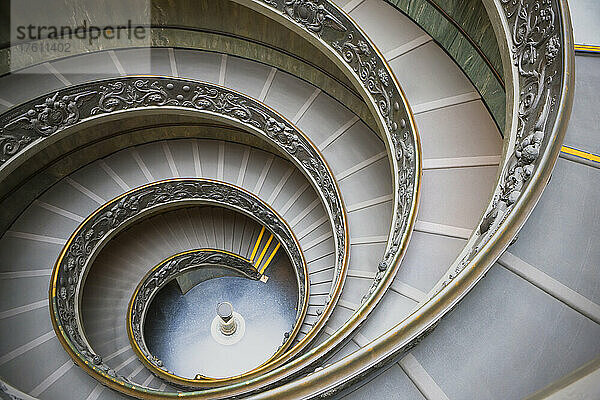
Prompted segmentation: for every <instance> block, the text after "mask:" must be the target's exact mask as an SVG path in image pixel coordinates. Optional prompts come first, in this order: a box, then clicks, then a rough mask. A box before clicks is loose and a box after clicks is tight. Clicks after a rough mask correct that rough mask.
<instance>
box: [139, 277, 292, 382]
mask: <svg viewBox="0 0 600 400" xmlns="http://www.w3.org/2000/svg"><path fill="white" fill-rule="evenodd" d="M273 267H275V266H273ZM270 275H271V276H270V279H269V280H268V282H267V283H263V282H260V281H254V280H250V279H246V278H241V277H232V276H225V277H219V278H214V279H210V280H207V281H204V282H202V283H200V284H198V285H196V286H195V287H193V288H192V289H190V290H189V291H188V292H187V293H185V294H182V292H181V290H180V288H179V286H178V284H177V281H176V280H174V281H171V282H170V283H169V284H167V285H166V286H165V287H164V288H162V289H161V291H160V292H159V293H158V294H157V296H156V297H155V298H154V299H153V300H152V303H151V305H150V308H149V309H148V313H147V315H146V320H145V327H144V337H145V340H146V344H147V346H148V349H149V350H150V352H151V353H152V354H153V355H155V356H156V357H158V358H159V359H160V360H162V361H163V363H164V366H165V367H166V368H167V369H169V370H170V371H171V372H173V373H175V374H176V375H178V376H182V377H186V378H193V377H195V376H196V375H197V374H200V375H202V376H205V377H210V378H225V377H230V376H235V375H239V374H242V373H244V372H247V371H250V370H252V369H254V368H256V367H258V366H260V365H261V364H263V363H264V362H265V361H267V360H268V359H269V358H271V356H272V355H273V354H274V353H275V352H276V351H277V349H278V348H279V347H280V346H281V344H282V342H283V340H284V334H285V333H286V332H290V331H291V330H292V327H293V325H294V323H295V320H296V309H297V306H298V305H297V303H298V300H297V299H298V297H297V296H298V288H297V283H296V279H295V276H294V275H293V274H292V273H291V272H289V271H286V268H273V270H271V274H270ZM223 301H228V302H230V303H231V304H232V305H233V308H234V310H235V312H237V313H239V314H240V315H241V316H242V317H243V319H244V322H245V332H244V334H243V337H242V338H241V340H239V341H238V342H237V343H235V344H233V345H224V344H220V343H218V342H217V341H216V340H215V338H214V337H213V336H212V335H211V323H212V321H213V319H214V318H215V316H216V306H217V304H218V303H219V302H223Z"/></svg>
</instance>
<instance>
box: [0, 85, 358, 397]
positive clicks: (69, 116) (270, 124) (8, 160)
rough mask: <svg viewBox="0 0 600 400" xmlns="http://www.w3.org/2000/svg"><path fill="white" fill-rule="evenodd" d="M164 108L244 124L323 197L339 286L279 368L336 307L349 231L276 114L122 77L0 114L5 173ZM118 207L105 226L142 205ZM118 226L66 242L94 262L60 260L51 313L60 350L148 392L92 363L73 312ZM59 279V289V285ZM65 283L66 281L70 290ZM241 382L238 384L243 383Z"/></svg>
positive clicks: (328, 177)
mask: <svg viewBox="0 0 600 400" xmlns="http://www.w3.org/2000/svg"><path fill="white" fill-rule="evenodd" d="M160 108H169V109H174V110H181V111H191V112H197V113H201V114H202V115H204V116H209V117H211V118H218V119H221V120H225V121H228V122H229V123H233V124H235V125H237V126H241V127H243V128H245V129H246V130H249V131H251V132H252V133H254V134H256V135H257V136H260V137H263V138H264V139H266V140H267V141H268V142H269V143H271V144H272V145H274V146H275V147H276V148H278V149H279V151H281V153H282V154H284V155H286V156H287V157H288V158H289V159H290V160H291V161H292V162H293V163H294V164H295V165H296V166H297V167H298V168H299V169H300V171H302V172H303V173H304V175H305V176H306V177H307V178H308V179H309V182H311V183H312V185H313V186H314V187H315V189H316V191H317V193H318V194H319V196H320V197H321V199H322V202H323V204H324V206H325V209H326V211H327V214H328V217H329V220H330V223H331V227H332V231H333V232H334V235H333V239H334V247H335V255H336V257H335V268H334V270H335V276H334V283H333V284H332V287H331V290H330V294H329V297H328V302H327V303H326V305H325V308H324V309H323V312H322V313H321V315H320V317H319V318H318V320H317V321H316V323H315V324H314V325H313V328H312V329H311V330H310V331H309V332H308V334H307V335H306V336H305V337H304V338H303V339H302V340H301V341H300V342H299V343H297V344H296V345H295V346H293V347H292V348H291V349H289V351H287V352H286V353H285V354H283V355H282V356H281V357H279V358H277V359H276V360H273V362H272V363H271V364H274V363H275V362H277V363H280V364H282V363H284V362H285V361H286V360H287V359H289V358H291V357H292V356H293V355H295V354H297V353H298V352H300V351H301V350H302V349H303V348H305V347H306V346H307V345H308V344H310V343H311V341H312V340H314V339H315V337H316V335H317V334H318V332H319V331H320V329H321V328H322V327H323V326H324V325H325V323H326V322H327V320H328V318H329V316H330V315H331V312H332V311H333V308H334V307H335V304H336V302H337V300H338V298H339V296H340V293H341V289H342V286H343V282H344V279H345V276H346V269H347V258H348V229H347V223H346V215H345V210H344V207H343V202H342V200H341V196H340V193H339V189H338V187H337V184H336V182H335V180H334V178H333V175H332V173H331V171H330V169H329V167H328V166H327V164H326V163H325V161H324V160H323V158H322V157H321V155H320V153H319V152H318V150H317V149H316V147H315V146H314V145H313V144H312V143H311V142H310V141H309V140H308V139H307V138H306V137H305V136H304V135H303V134H302V133H301V132H300V131H298V130H297V129H296V128H295V127H294V126H293V125H291V124H290V123H289V122H288V121H286V120H285V119H284V118H283V117H281V116H280V115H278V114H277V113H275V112H274V111H273V110H271V109H269V108H267V107H266V106H264V105H263V104H261V103H259V102H257V101H255V100H253V99H250V98H248V97H245V96H243V95H241V94H239V93H237V92H234V91H231V90H228V89H225V88H222V87H219V86H216V85H212V84H208V83H202V82H194V81H187V80H180V79H168V78H161V77H152V78H150V77H148V78H143V79H140V78H139V77H137V78H119V79H113V80H106V81H101V82H95V83H90V84H85V85H80V86H75V87H71V88H67V89H64V90H61V91H58V92H56V93H54V94H52V95H48V96H46V97H43V98H38V99H36V100H33V101H31V102H29V103H26V104H24V105H22V106H19V107H16V108H14V109H12V110H10V111H9V112H7V113H5V114H4V115H3V116H1V117H0V121H1V122H0V126H1V128H0V145H1V147H0V148H1V149H2V154H1V157H0V163H1V164H0V174H2V175H3V176H4V177H6V176H10V173H11V172H13V171H14V169H15V165H19V164H20V163H22V162H24V160H27V158H28V157H30V156H31V155H32V154H36V153H37V152H41V151H43V149H44V146H45V145H46V142H48V141H50V142H51V141H52V140H58V139H59V138H60V137H65V136H67V135H69V134H70V133H71V132H76V130H77V129H76V128H77V127H78V126H79V125H81V124H86V123H89V122H94V120H95V119H98V118H102V117H107V116H110V117H115V115H119V114H121V113H124V112H127V111H133V110H135V111H140V110H157V109H160ZM49 139H50V140H49ZM114 207H115V208H114V210H111V211H110V215H107V216H105V220H104V221H105V222H112V223H115V222H117V219H118V218H121V217H122V216H123V215H125V214H123V213H126V211H127V209H128V208H133V209H136V208H137V207H139V203H138V202H137V200H135V201H133V200H132V201H131V202H125V203H124V202H118V203H116V204H115V205H114ZM94 215H96V214H94ZM92 217H93V216H92ZM114 228H116V226H112V225H110V224H109V225H108V228H107V230H105V231H90V232H88V234H94V232H95V234H100V236H101V238H100V237H97V238H94V239H93V242H91V243H88V238H86V236H85V235H84V236H80V237H75V236H74V237H73V238H72V239H71V241H70V242H69V243H72V242H73V241H80V242H81V244H83V242H85V243H86V247H85V248H83V250H84V254H83V255H85V256H90V257H89V258H86V257H76V258H72V259H71V261H69V263H70V264H67V265H62V264H60V263H58V264H57V267H56V268H55V271H54V273H55V274H54V278H55V280H54V281H53V282H54V286H53V288H52V290H51V296H52V297H53V298H56V299H59V298H62V297H64V296H67V297H68V298H69V299H71V300H69V301H67V302H65V303H64V304H63V305H65V306H67V308H68V310H59V308H60V307H59V308H56V307H55V308H54V311H56V314H55V317H56V319H55V322H56V330H57V333H58V334H59V337H64V338H65V340H64V341H63V345H64V346H65V347H66V348H67V351H69V353H70V354H71V355H72V356H73V357H75V358H76V360H78V361H80V362H79V364H80V365H81V366H82V367H83V368H84V369H86V371H88V372H89V373H91V374H92V375H93V376H95V377H96V378H100V380H101V381H104V382H105V383H107V384H109V385H111V386H112V387H114V388H118V389H120V390H121V389H122V388H124V387H125V388H126V389H125V390H124V391H125V392H128V393H137V391H138V390H141V391H142V392H143V391H144V390H145V389H144V388H139V387H134V386H133V385H129V384H128V383H127V382H126V381H125V380H121V379H120V378H119V377H116V376H112V375H114V374H111V371H112V370H111V369H110V368H105V369H102V368H99V367H96V364H95V362H94V360H96V361H97V360H98V358H97V355H95V354H94V353H93V351H91V349H90V348H89V345H88V344H87V342H86V341H85V337H84V336H83V335H82V327H81V324H80V323H79V322H77V318H75V314H76V313H75V314H73V312H75V311H76V310H77V306H76V305H77V301H75V300H73V299H72V297H71V296H72V295H73V293H71V292H72V291H73V290H74V288H76V287H77V285H79V284H80V283H81V281H82V279H84V278H85V274H86V268H87V266H88V265H89V262H90V260H91V259H92V258H93V255H94V254H96V253H97V251H98V250H99V248H100V247H101V243H102V242H103V240H104V239H106V238H108V236H109V235H112V234H114V233H115V229H114ZM78 232H79V233H81V232H80V231H78ZM63 256H64V254H63ZM61 271H62V272H64V271H75V272H76V273H74V274H73V275H70V276H69V278H66V280H65V281H62V280H58V281H57V280H56V279H57V276H58V274H59V273H61ZM57 282H58V283H59V284H60V285H62V286H60V287H57V286H56V283H57ZM65 282H68V285H67V284H66V283H65ZM73 285H75V286H73ZM76 297H77V296H76ZM54 306H56V304H55V305H54ZM61 321H62V322H61ZM74 322H77V323H74ZM63 323H64V324H65V325H63ZM270 366H271V365H270V364H269V365H266V366H263V368H262V369H261V371H262V370H265V369H267V368H268V367H270ZM257 373H258V372H257ZM238 380H241V379H240V378H238ZM205 383H206V382H203V381H197V382H196V381H195V382H194V384H193V385H194V387H202V386H203V385H204V384H205ZM206 384H209V383H206ZM209 385H211V386H214V385H215V381H214V380H213V381H211V382H210V384H209ZM140 393H141V392H140Z"/></svg>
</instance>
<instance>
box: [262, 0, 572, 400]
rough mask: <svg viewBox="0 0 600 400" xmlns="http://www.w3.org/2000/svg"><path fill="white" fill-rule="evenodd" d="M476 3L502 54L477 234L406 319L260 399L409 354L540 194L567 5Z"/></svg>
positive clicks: (297, 393) (560, 102) (566, 36)
mask: <svg viewBox="0 0 600 400" xmlns="http://www.w3.org/2000/svg"><path fill="white" fill-rule="evenodd" d="M256 2H257V3H261V2H260V1H258V0H257V1H256ZM285 3H286V4H287V3H302V4H305V3H311V4H313V5H315V4H319V5H320V6H323V7H325V9H326V10H327V9H329V8H327V6H326V5H324V4H323V3H324V2H323V3H322V2H315V1H310V0H307V1H299V2H296V1H292V2H285ZM483 3H484V4H485V6H486V8H487V10H488V13H489V14H490V16H491V19H492V21H493V25H494V29H495V32H496V36H497V39H498V42H499V44H500V48H501V50H503V54H502V56H503V62H504V68H505V72H504V76H505V79H506V82H507V85H506V87H507V124H506V127H507V128H506V132H505V135H504V137H505V146H504V154H503V161H502V163H501V165H500V174H499V178H498V182H497V184H496V186H495V189H494V192H493V195H492V199H491V202H490V204H489V206H488V207H487V209H486V211H485V212H484V214H483V216H482V219H481V222H480V223H479V225H478V228H477V229H476V230H475V231H474V232H473V234H472V236H471V238H470V239H469V241H468V243H467V245H466V246H465V248H464V250H463V251H462V252H461V254H460V255H459V257H458V258H457V260H456V261H455V262H454V263H453V264H452V265H451V266H450V268H449V270H448V273H447V275H445V276H444V277H443V278H442V280H441V281H440V282H439V283H438V285H436V287H435V288H434V289H433V290H432V291H431V292H430V293H429V295H428V300H427V301H425V302H423V304H422V305H421V306H420V307H419V309H418V310H416V311H415V312H414V313H413V314H411V315H410V316H409V317H407V318H406V319H405V320H404V321H401V322H400V323H398V324H397V325H396V326H395V327H394V328H392V329H390V330H389V331H388V332H386V333H385V334H383V335H382V336H380V337H379V338H377V339H375V340H374V341H372V342H371V343H370V344H369V345H367V346H365V347H363V348H361V349H360V350H358V351H356V352H355V353H353V354H351V355H349V356H347V357H345V358H344V359H342V360H340V361H338V362H336V363H334V364H332V365H330V366H327V367H325V368H323V369H322V370H319V371H315V372H314V373H313V374H310V375H307V376H304V377H303V378H301V379H296V380H294V381H293V382H290V383H288V384H286V385H282V386H280V387H278V388H274V389H272V390H270V391H268V392H266V393H262V394H261V398H277V399H295V398H316V397H330V396H333V395H335V394H336V393H338V392H340V391H342V390H343V389H344V388H346V387H348V386H350V385H352V384H353V383H355V382H358V381H360V380H362V379H364V378H365V377H366V376H367V375H369V374H371V373H373V372H375V371H376V370H377V369H379V368H381V367H383V366H384V365H386V364H388V363H390V362H392V361H393V360H395V359H397V357H400V356H401V355H402V354H404V353H406V352H407V351H409V350H410V349H411V348H412V347H414V346H415V345H416V344H417V343H418V342H419V341H420V340H421V339H422V338H423V337H424V336H425V335H427V334H428V332H430V331H431V330H432V329H434V328H435V326H436V325H437V323H438V322H439V321H440V319H441V318H442V317H443V316H444V315H446V314H447V313H448V312H450V311H451V310H452V309H453V308H454V307H455V306H456V304H457V303H458V302H459V301H460V300H461V299H462V298H463V297H464V296H465V295H466V294H467V293H468V292H469V290H470V289H472V288H473V287H474V285H475V284H476V283H477V282H478V281H479V280H480V279H481V278H482V277H483V276H484V275H485V273H486V272H487V271H488V270H489V268H490V267H491V266H492V265H493V264H494V262H495V261H496V260H497V259H498V257H499V256H500V255H501V254H502V252H503V251H504V250H505V249H506V248H507V247H508V245H509V244H510V243H511V242H512V240H513V239H514V238H515V236H516V234H517V233H518V231H519V230H520V228H521V227H522V225H523V224H524V223H525V221H526V219H527V217H528V216H529V213H530V212H531V211H532V209H533V207H534V206H535V204H536V203H537V201H538V199H539V197H540V196H541V194H542V192H543V190H544V188H545V186H546V184H547V183H548V180H549V179H550V174H551V172H552V169H553V167H554V163H555V162H556V159H557V157H558V153H559V150H560V147H561V144H562V139H563V137H564V134H565V131H566V127H567V123H568V119H569V115H570V111H571V106H572V99H573V87H574V76H573V73H574V66H573V63H574V60H573V39H572V29H571V22H570V16H569V10H568V6H567V3H566V1H565V0H543V1H539V0H483ZM321 15H324V14H321ZM273 18H276V17H275V16H273Z"/></svg>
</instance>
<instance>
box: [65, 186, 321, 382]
mask: <svg viewBox="0 0 600 400" xmlns="http://www.w3.org/2000/svg"><path fill="white" fill-rule="evenodd" d="M170 193H173V195H169V194H170ZM128 199H129V200H128ZM154 199H158V201H161V202H165V204H167V203H180V202H186V203H187V202H190V201H194V202H198V201H199V202H202V203H205V202H206V203H209V204H214V205H220V206H224V207H228V208H231V209H234V210H236V211H239V212H241V213H243V214H245V215H248V216H250V217H252V218H253V219H255V220H256V221H257V222H259V223H260V224H261V225H262V226H264V227H265V228H267V229H268V230H269V231H270V232H271V233H272V234H273V235H274V236H275V237H276V239H277V240H278V242H279V243H280V244H281V245H282V246H283V249H284V250H285V252H286V254H287V255H288V258H289V259H290V262H291V264H292V267H293V268H294V271H295V273H296V278H297V283H298V308H297V313H296V322H295V324H294V326H293V327H291V329H290V331H289V332H287V333H286V335H285V337H284V338H283V343H282V346H281V347H280V348H279V350H278V351H277V352H276V353H275V354H274V355H273V356H272V357H271V358H270V359H269V360H267V361H266V362H265V363H267V362H269V361H271V360H273V359H275V358H277V357H278V356H279V355H280V354H282V353H283V352H285V351H286V350H287V349H288V348H289V346H290V345H291V344H292V342H293V340H294V338H295V337H296V335H297V334H298V331H299V330H300V327H301V325H302V322H303V320H304V316H305V314H306V310H307V308H308V298H309V291H310V285H309V282H308V271H307V267H306V262H305V260H304V257H303V255H302V252H301V250H300V245H299V243H298V241H297V240H296V238H295V237H294V234H293V233H292V231H291V229H290V228H289V226H288V225H287V224H286V222H285V221H284V220H283V219H282V218H281V217H280V216H279V215H278V214H277V213H276V212H275V211H274V210H272V209H271V208H270V207H269V206H268V205H267V204H266V203H264V202H263V201H261V200H260V199H259V198H257V197H256V196H254V195H252V194H251V193H249V192H247V191H245V190H243V189H241V188H238V187H235V186H233V185H230V184H225V183H222V182H216V181H212V180H207V179H193V180H190V179H187V180H172V181H167V182H159V183H155V184H150V185H147V186H144V187H143V188H140V189H135V190H133V191H131V192H129V193H127V194H125V195H124V196H123V198H122V199H117V200H114V201H113V202H111V203H108V204H107V205H105V206H104V207H103V209H104V210H106V211H105V213H106V212H108V213H110V212H112V211H111V210H112V209H113V208H114V207H115V203H117V204H118V203H123V202H124V204H131V202H135V203H137V204H138V205H137V206H136V207H134V210H135V211H133V212H135V213H140V212H144V211H145V210H146V208H145V207H143V206H144V205H145V206H146V207H147V206H151V207H158V206H160V205H159V204H155V203H154ZM161 208H162V207H161ZM133 212H132V214H133ZM133 217H134V215H130V216H129V218H130V219H131V218H133ZM96 219H97V220H98V219H99V218H98V217H96ZM91 223H92V222H91V221H90V222H88V225H89V224H91ZM123 223H125V222H123ZM80 229H85V227H84V226H82V227H81V228H80ZM92 229H93V228H92ZM67 254H68V253H67ZM211 265H212V266H215V265H216V266H220V267H224V268H230V269H233V270H235V271H236V272H238V273H239V274H241V275H242V276H245V277H247V278H249V279H254V280H260V279H261V278H262V274H261V273H260V272H259V271H258V270H257V268H256V267H257V266H254V265H252V264H251V262H250V261H249V260H246V259H244V258H243V257H241V256H239V255H236V254H232V253H229V252H226V251H223V250H218V249H198V250H192V251H187V252H184V253H181V254H177V255H175V256H173V257H170V258H168V259H167V260H165V261H163V262H161V263H160V264H158V265H157V266H155V267H154V268H152V269H151V270H150V271H149V272H148V273H147V274H146V276H145V277H144V278H143V279H142V280H141V281H140V283H139V285H138V287H137V288H136V290H135V292H134V294H133V296H132V299H131V302H130V304H129V308H128V311H127V332H128V335H129V339H130V343H131V346H132V348H133V349H134V351H135V353H136V354H137V355H138V357H139V358H140V360H141V361H142V362H143V363H144V365H145V366H146V367H147V368H148V369H149V370H150V371H152V372H153V373H154V374H156V375H157V376H158V377H160V378H162V379H165V380H167V381H169V382H171V383H174V384H176V385H187V386H194V385H196V384H197V383H198V382H197V381H198V380H199V379H198V378H196V379H186V378H184V377H181V376H177V375H176V374H174V373H172V372H170V371H168V370H167V369H166V368H165V366H164V365H163V364H162V362H161V361H160V360H159V359H157V358H156V357H154V356H153V355H152V354H151V352H150V351H149V350H148V347H147V346H146V342H145V340H144V337H143V325H144V317H145V315H146V311H147V309H148V307H149V305H150V303H151V301H152V299H153V298H154V296H155V295H156V293H157V292H158V291H159V290H160V289H161V288H162V287H164V286H165V285H166V284H167V283H168V282H170V281H171V280H172V279H174V278H176V277H177V276H179V275H181V274H183V273H185V272H187V271H189V270H192V269H196V268H199V267H204V266H211ZM59 280H60V276H59ZM80 285H83V283H80ZM60 304H61V300H60V299H59V300H58V305H59V306H60ZM203 380H209V379H208V378H205V379H203ZM210 380H212V379H210Z"/></svg>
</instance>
